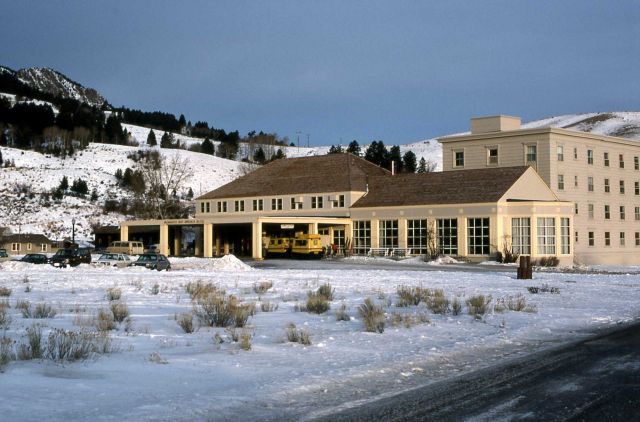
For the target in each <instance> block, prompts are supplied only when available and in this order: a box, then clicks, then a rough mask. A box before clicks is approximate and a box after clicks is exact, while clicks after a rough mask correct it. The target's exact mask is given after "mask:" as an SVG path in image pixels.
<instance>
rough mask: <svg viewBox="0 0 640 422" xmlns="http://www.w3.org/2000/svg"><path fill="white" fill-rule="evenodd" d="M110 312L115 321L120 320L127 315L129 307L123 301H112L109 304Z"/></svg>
mask: <svg viewBox="0 0 640 422" xmlns="http://www.w3.org/2000/svg"><path fill="white" fill-rule="evenodd" d="M111 313H112V314H113V320H114V321H115V322H119V323H120V322H122V321H124V320H125V319H126V318H127V317H128V316H129V307H128V306H127V304H126V303H124V302H114V303H112V304H111Z"/></svg>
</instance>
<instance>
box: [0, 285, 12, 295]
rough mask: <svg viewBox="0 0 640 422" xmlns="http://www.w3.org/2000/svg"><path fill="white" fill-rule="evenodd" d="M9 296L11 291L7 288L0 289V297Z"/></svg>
mask: <svg viewBox="0 0 640 422" xmlns="http://www.w3.org/2000/svg"><path fill="white" fill-rule="evenodd" d="M9 296H11V289H10V288H8V287H4V286H3V287H0V297H9Z"/></svg>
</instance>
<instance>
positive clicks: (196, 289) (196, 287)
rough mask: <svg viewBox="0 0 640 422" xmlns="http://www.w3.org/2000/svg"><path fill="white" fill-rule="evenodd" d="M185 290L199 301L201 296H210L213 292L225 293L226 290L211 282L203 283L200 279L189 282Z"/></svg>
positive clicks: (194, 299)
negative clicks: (223, 290)
mask: <svg viewBox="0 0 640 422" xmlns="http://www.w3.org/2000/svg"><path fill="white" fill-rule="evenodd" d="M185 290H186V291H187V293H188V294H189V296H191V300H193V301H197V300H198V299H200V298H203V297H206V296H210V295H212V294H216V293H220V294H224V292H220V291H219V290H218V288H217V287H216V286H214V285H213V284H211V283H206V284H205V283H203V282H202V281H200V280H198V281H196V282H195V283H194V282H189V283H187V286H186V287H185Z"/></svg>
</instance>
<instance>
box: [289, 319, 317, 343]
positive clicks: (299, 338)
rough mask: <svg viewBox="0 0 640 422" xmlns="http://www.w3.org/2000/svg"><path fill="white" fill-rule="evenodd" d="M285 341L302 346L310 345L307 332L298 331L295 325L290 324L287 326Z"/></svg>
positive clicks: (303, 330)
mask: <svg viewBox="0 0 640 422" xmlns="http://www.w3.org/2000/svg"><path fill="white" fill-rule="evenodd" d="M286 333H287V341H289V342H290V343H300V344H302V345H304V346H310V345H311V337H310V336H309V332H308V331H307V330H305V329H300V330H298V329H297V328H296V325H295V324H294V323H293V322H291V323H289V325H287V330H286Z"/></svg>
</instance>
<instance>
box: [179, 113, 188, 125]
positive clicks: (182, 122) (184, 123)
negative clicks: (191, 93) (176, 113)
mask: <svg viewBox="0 0 640 422" xmlns="http://www.w3.org/2000/svg"><path fill="white" fill-rule="evenodd" d="M178 124H179V125H180V128H183V127H185V126H186V125H187V119H185V118H184V114H181V115H180V118H179V119H178Z"/></svg>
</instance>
